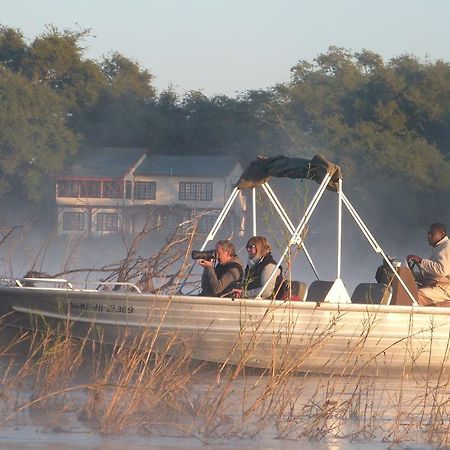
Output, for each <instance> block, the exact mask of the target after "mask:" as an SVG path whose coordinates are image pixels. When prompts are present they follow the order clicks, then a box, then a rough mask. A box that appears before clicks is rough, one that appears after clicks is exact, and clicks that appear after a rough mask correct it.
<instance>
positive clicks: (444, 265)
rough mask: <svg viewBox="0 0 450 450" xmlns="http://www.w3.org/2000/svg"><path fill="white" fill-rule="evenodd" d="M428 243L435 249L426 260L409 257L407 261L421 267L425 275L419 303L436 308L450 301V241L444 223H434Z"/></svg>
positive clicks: (420, 289) (431, 226) (429, 233)
mask: <svg viewBox="0 0 450 450" xmlns="http://www.w3.org/2000/svg"><path fill="white" fill-rule="evenodd" d="M427 236H428V243H429V244H430V245H431V247H433V250H432V252H431V256H430V257H429V258H428V259H426V258H422V257H420V256H417V255H408V257H407V260H408V262H409V261H414V262H415V263H417V264H418V265H419V267H420V268H421V270H422V273H423V278H424V279H423V285H422V286H420V287H419V298H418V302H419V304H420V305H422V306H436V305H439V304H440V303H443V302H448V301H450V241H449V239H448V237H447V229H446V227H445V225H444V224H442V223H433V224H432V225H430V229H429V231H428V234H427Z"/></svg>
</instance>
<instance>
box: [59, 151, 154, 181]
mask: <svg viewBox="0 0 450 450" xmlns="http://www.w3.org/2000/svg"><path fill="white" fill-rule="evenodd" d="M144 153H145V149H142V148H124V147H94V148H91V149H88V150H86V151H84V152H83V155H82V156H81V157H80V158H79V159H78V160H77V162H76V163H75V164H74V165H73V166H72V167H71V168H70V170H69V171H68V172H67V173H66V174H65V175H64V176H63V177H62V178H75V177H76V178H114V179H120V178H123V177H124V176H125V175H126V174H127V173H128V172H129V171H130V170H131V169H132V168H133V166H134V165H135V164H136V163H137V162H138V160H139V158H140V157H141V156H142V155H143V154H144Z"/></svg>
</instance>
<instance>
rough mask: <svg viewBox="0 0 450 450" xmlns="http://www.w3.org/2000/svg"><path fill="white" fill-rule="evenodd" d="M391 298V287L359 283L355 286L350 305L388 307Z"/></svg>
mask: <svg viewBox="0 0 450 450" xmlns="http://www.w3.org/2000/svg"><path fill="white" fill-rule="evenodd" d="M391 298H392V287H391V286H388V285H386V284H383V283H361V284H358V286H356V288H355V290H354V292H353V294H352V296H351V300H352V303H364V304H369V305H370V304H373V305H380V304H381V305H389V303H390V301H391Z"/></svg>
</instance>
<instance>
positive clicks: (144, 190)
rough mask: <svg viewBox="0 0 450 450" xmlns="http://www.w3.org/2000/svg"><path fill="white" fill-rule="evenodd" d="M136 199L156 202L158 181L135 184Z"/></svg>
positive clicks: (137, 182)
mask: <svg viewBox="0 0 450 450" xmlns="http://www.w3.org/2000/svg"><path fill="white" fill-rule="evenodd" d="M134 198H135V199H138V200H155V198H156V181H136V183H134Z"/></svg>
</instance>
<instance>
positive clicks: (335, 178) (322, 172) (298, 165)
mask: <svg viewBox="0 0 450 450" xmlns="http://www.w3.org/2000/svg"><path fill="white" fill-rule="evenodd" d="M271 176H275V177H289V178H300V179H310V180H314V181H316V182H318V183H319V187H318V189H317V191H316V193H315V194H314V196H313V197H312V199H311V201H310V202H309V205H308V206H307V208H306V210H305V212H304V214H303V216H302V218H301V219H300V222H299V223H298V225H297V227H294V224H293V222H292V221H291V220H290V218H289V216H288V214H287V212H286V211H285V209H284V208H283V206H282V204H281V202H280V201H279V199H278V198H277V196H276V195H275V192H274V191H273V189H272V188H271V186H270V185H269V183H268V179H269V177H271ZM258 187H261V188H262V190H263V191H264V192H265V194H266V195H267V197H268V198H269V200H270V202H271V203H272V205H273V206H274V208H275V211H276V212H277V214H278V215H279V216H280V218H281V220H282V222H283V223H284V225H285V226H286V228H287V230H288V231H289V232H290V234H291V238H290V239H289V242H288V244H287V245H286V248H285V249H284V251H283V253H282V256H281V257H280V259H279V260H278V262H277V266H276V268H275V269H274V270H273V272H272V274H271V276H270V277H269V279H268V281H267V282H266V283H265V285H264V286H262V288H261V290H260V292H259V294H258V295H257V296H256V299H261V298H262V297H261V294H262V292H264V290H265V289H266V287H267V286H268V285H269V284H270V282H271V281H272V280H273V278H274V277H275V276H276V273H277V271H278V268H279V267H280V266H281V264H282V262H283V261H284V259H285V257H286V255H287V254H288V252H289V250H290V248H291V246H293V245H297V246H299V247H301V249H302V250H303V252H304V253H305V256H306V258H307V260H308V262H309V264H310V266H311V268H312V270H313V272H314V274H315V275H316V277H317V279H318V280H319V279H320V278H319V275H318V272H317V269H316V268H315V266H314V263H313V261H312V259H311V256H310V255H309V252H308V250H307V249H306V246H305V243H304V240H303V232H304V230H305V228H306V226H307V225H308V223H309V220H310V218H311V216H312V213H313V212H314V210H315V209H316V207H317V205H318V204H319V201H320V199H321V198H322V196H323V194H324V192H325V190H327V189H328V190H331V191H334V192H336V193H337V194H338V218H337V255H336V258H337V264H336V280H335V281H334V284H335V285H336V286H338V287H337V291H336V292H338V291H341V292H340V294H341V299H340V300H339V299H337V301H338V302H341V301H342V302H344V303H348V302H350V301H351V300H350V297H349V295H348V293H347V292H346V290H345V287H344V285H343V283H342V280H341V263H342V209H343V208H342V207H343V206H345V207H346V208H347V210H348V212H349V213H350V215H351V217H352V218H353V219H354V221H355V222H356V224H357V225H358V227H359V228H360V230H361V232H362V234H363V236H364V237H365V238H366V240H367V241H368V243H369V244H370V246H371V247H372V249H373V250H374V251H375V253H378V254H380V255H381V256H382V258H383V260H384V261H385V262H386V264H387V266H388V267H389V268H390V269H391V270H392V272H393V273H394V275H395V277H396V278H397V279H398V281H399V283H400V284H401V286H402V287H403V288H404V289H405V291H406V293H407V295H408V297H409V298H410V299H411V301H412V304H413V305H416V306H417V305H418V303H417V300H416V299H415V297H414V295H413V294H412V293H411V291H410V290H409V288H408V287H407V286H406V284H405V282H404V281H403V280H402V279H401V277H400V275H399V274H398V272H397V270H396V269H395V268H394V266H393V264H392V261H391V259H390V258H389V257H388V256H387V254H386V253H385V252H384V250H383V249H382V248H381V246H380V245H379V243H378V242H377V240H376V239H375V237H374V236H373V234H372V233H371V232H370V231H369V229H368V227H367V226H366V224H365V223H364V221H363V220H362V219H361V217H360V216H359V214H358V213H357V212H356V209H355V208H354V207H353V205H352V204H351V202H350V200H349V199H348V197H347V196H346V195H345V194H344V192H343V189H342V173H341V169H340V167H339V166H336V165H335V164H333V163H331V162H329V161H327V160H326V159H325V158H324V157H323V156H322V155H316V156H315V157H314V158H312V159H311V160H307V159H303V158H289V157H287V156H284V155H280V156H276V157H274V158H262V157H259V158H258V159H257V160H255V161H253V162H252V163H250V165H249V167H248V168H247V169H246V170H244V172H243V174H242V175H241V177H240V179H239V181H238V182H237V184H236V186H235V187H234V188H233V190H232V192H231V194H230V196H229V198H228V200H227V202H226V203H225V205H224V207H223V208H222V210H221V211H220V213H219V215H218V217H217V219H216V221H215V223H214V225H213V226H212V228H211V230H210V232H209V233H208V235H207V236H206V238H205V240H204V242H203V244H202V246H201V250H202V251H203V250H204V249H205V248H206V246H207V245H208V243H209V242H211V241H212V240H213V239H214V238H215V236H216V234H217V232H218V230H219V229H220V227H221V225H222V223H223V221H224V220H225V218H226V216H227V214H228V213H229V211H230V209H231V207H232V206H233V203H234V201H235V200H236V198H237V196H238V194H239V192H240V191H241V190H244V189H252V200H253V201H252V203H253V211H252V218H253V235H256V234H257V232H256V188H258ZM192 267H193V266H192ZM192 267H191V269H192ZM189 273H190V271H189ZM186 280H187V278H186V279H185V280H184V282H183V283H182V285H181V287H180V290H179V292H181V289H182V288H183V286H184V283H185V282H186ZM342 290H344V291H345V292H342Z"/></svg>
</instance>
